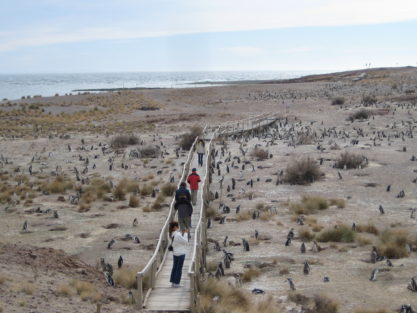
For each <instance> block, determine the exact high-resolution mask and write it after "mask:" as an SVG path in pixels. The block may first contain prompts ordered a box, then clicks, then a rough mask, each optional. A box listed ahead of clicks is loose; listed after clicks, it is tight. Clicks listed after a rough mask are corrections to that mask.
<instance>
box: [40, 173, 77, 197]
mask: <svg viewBox="0 0 417 313" xmlns="http://www.w3.org/2000/svg"><path fill="white" fill-rule="evenodd" d="M73 187H74V183H73V182H72V180H70V179H69V178H65V177H63V176H58V177H56V178H55V179H54V180H53V181H52V182H49V183H44V184H43V185H42V186H41V189H42V190H43V191H47V192H49V193H64V192H65V191H67V190H70V189H72V188H73Z"/></svg>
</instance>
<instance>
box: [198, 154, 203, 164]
mask: <svg viewBox="0 0 417 313" xmlns="http://www.w3.org/2000/svg"><path fill="white" fill-rule="evenodd" d="M197 154H198V165H200V166H203V157H204V153H197Z"/></svg>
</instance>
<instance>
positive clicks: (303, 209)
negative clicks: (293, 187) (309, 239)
mask: <svg viewBox="0 0 417 313" xmlns="http://www.w3.org/2000/svg"><path fill="white" fill-rule="evenodd" d="M328 207H329V202H328V201H327V199H325V198H322V197H318V196H303V198H302V199H301V201H300V202H298V203H291V204H290V211H292V212H293V213H295V214H297V215H301V214H305V215H308V214H313V213H316V212H317V211H319V210H320V211H321V210H326V209H327V208H328Z"/></svg>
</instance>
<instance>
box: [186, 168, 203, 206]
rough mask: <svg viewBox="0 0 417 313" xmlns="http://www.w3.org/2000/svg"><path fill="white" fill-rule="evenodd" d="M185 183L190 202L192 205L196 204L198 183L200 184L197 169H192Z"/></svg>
mask: <svg viewBox="0 0 417 313" xmlns="http://www.w3.org/2000/svg"><path fill="white" fill-rule="evenodd" d="M187 182H188V183H189V184H190V189H191V202H192V203H193V205H196V204H197V192H198V183H199V182H201V179H200V176H199V175H198V174H197V169H195V168H193V169H192V172H191V174H190V175H189V176H188V179H187Z"/></svg>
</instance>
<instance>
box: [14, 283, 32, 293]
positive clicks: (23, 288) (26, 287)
mask: <svg viewBox="0 0 417 313" xmlns="http://www.w3.org/2000/svg"><path fill="white" fill-rule="evenodd" d="M16 287H17V288H16V289H17V291H18V292H23V293H25V294H27V295H33V294H34V293H35V291H36V286H35V285H34V284H32V283H28V282H25V283H20V284H19V285H17V286H16Z"/></svg>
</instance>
